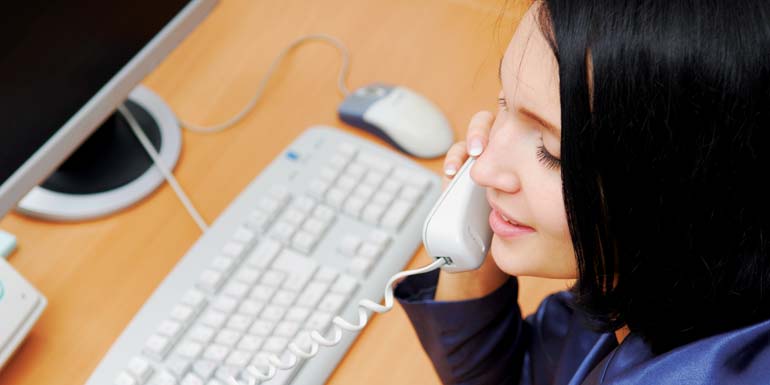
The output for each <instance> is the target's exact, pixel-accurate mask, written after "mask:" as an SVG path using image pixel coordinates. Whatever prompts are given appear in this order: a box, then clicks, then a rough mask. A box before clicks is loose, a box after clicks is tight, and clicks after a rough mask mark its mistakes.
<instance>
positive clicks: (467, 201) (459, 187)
mask: <svg viewBox="0 0 770 385" xmlns="http://www.w3.org/2000/svg"><path fill="white" fill-rule="evenodd" d="M475 161H476V158H475V157H471V158H468V160H467V161H466V162H465V164H464V165H463V166H462V167H461V168H460V171H458V172H457V175H455V177H454V179H452V182H451V183H450V184H449V186H447V188H446V190H444V193H443V194H441V197H440V198H439V199H438V201H437V202H436V204H435V205H434V206H433V209H432V210H431V211H430V214H428V218H427V219H426V220H425V224H424V225H423V231H422V242H423V244H424V245H425V250H426V251H427V252H428V255H430V256H431V257H433V258H435V259H439V258H443V259H444V260H446V264H445V265H444V266H442V267H441V268H442V269H444V270H446V271H449V272H460V271H467V270H475V269H478V268H479V266H481V264H482V262H484V257H486V255H487V253H488V252H489V244H490V242H491V241H492V230H491V229H490V228H489V212H490V211H491V208H490V207H489V203H488V202H487V198H486V193H485V190H484V188H483V187H480V186H479V185H477V184H476V183H475V182H473V179H471V175H470V170H471V166H472V165H473V163H474V162H475Z"/></svg>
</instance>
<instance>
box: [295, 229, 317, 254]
mask: <svg viewBox="0 0 770 385" xmlns="http://www.w3.org/2000/svg"><path fill="white" fill-rule="evenodd" d="M316 242H318V236H317V235H315V234H311V233H309V232H307V231H303V230H300V231H298V232H297V234H294V238H292V240H291V246H292V247H293V248H294V249H295V250H297V251H299V252H301V253H303V254H310V252H312V251H313V248H314V247H315V244H316Z"/></svg>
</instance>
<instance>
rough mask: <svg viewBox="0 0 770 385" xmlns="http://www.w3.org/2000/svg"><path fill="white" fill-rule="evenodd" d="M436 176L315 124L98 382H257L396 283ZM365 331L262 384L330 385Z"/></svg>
mask: <svg viewBox="0 0 770 385" xmlns="http://www.w3.org/2000/svg"><path fill="white" fill-rule="evenodd" d="M440 188H441V186H440V178H439V177H438V176H437V175H435V174H433V173H431V172H430V171H428V170H426V169H424V168H422V167H421V166H419V165H417V164H416V163H414V162H412V161H410V160H409V159H408V158H406V157H404V156H402V155H400V154H398V153H396V152H394V151H393V150H390V149H386V148H384V147H381V146H378V145H375V144H373V143H370V142H367V141H365V140H363V139H361V138H358V137H355V136H352V135H350V134H346V133H344V132H341V131H339V130H336V129H334V128H329V127H312V128H310V129H308V130H307V131H306V132H305V133H303V134H302V135H301V136H300V137H299V138H297V139H296V140H295V141H294V143H292V144H291V145H290V146H289V147H288V148H286V149H285V150H284V151H283V152H281V153H280V154H279V155H278V156H277V157H276V158H275V160H274V161H273V162H272V163H271V164H270V165H269V166H268V167H267V168H266V169H265V170H263V171H262V173H261V174H260V175H259V176H257V177H256V178H255V179H254V181H252V183H251V184H250V185H249V186H248V187H247V188H246V189H245V190H244V191H243V192H242V193H241V194H240V195H239V196H238V198H237V199H235V200H234V201H233V202H232V203H231V204H230V206H229V207H228V208H227V209H226V210H225V211H224V212H223V213H222V214H221V215H220V217H219V218H218V219H217V220H216V222H215V223H214V224H213V225H212V227H211V228H210V229H209V230H208V231H207V232H206V233H205V234H203V236H202V237H201V238H200V239H199V240H198V241H197V242H196V243H195V245H193V246H192V248H190V250H189V251H188V252H187V254H186V255H185V256H184V257H182V259H181V260H180V261H179V263H177V265H176V266H175V268H174V269H173V271H172V272H171V273H170V274H169V275H168V276H167V277H166V279H165V280H164V281H163V282H162V283H161V284H160V286H159V287H158V288H157V289H156V290H155V292H154V293H153V294H152V296H151V297H150V298H149V299H148V300H147V302H146V303H145V304H144V306H143V307H142V309H141V310H140V311H139V312H138V313H137V315H136V317H134V319H133V320H132V321H131V323H130V324H129V325H128V326H127V327H126V329H125V330H124V331H123V333H122V334H121V336H120V337H119V338H118V339H117V341H116V342H115V343H114V344H113V346H112V348H111V349H110V350H109V352H108V353H107V355H106V356H105V357H104V359H103V360H102V362H101V363H100V364H99V366H98V367H97V368H96V370H95V371H94V372H93V374H92V375H91V377H90V378H89V380H88V382H87V384H88V385H109V384H116V385H134V384H153V385H176V384H180V385H229V384H228V382H227V381H226V380H227V378H228V377H229V376H234V377H235V378H239V379H242V380H244V381H243V383H248V380H249V379H250V374H249V372H248V371H246V370H245V368H246V367H247V366H249V365H255V366H256V367H257V368H263V367H265V365H266V360H267V356H268V355H269V354H270V353H275V354H277V355H278V356H285V355H286V348H287V345H288V343H290V342H292V341H296V342H298V343H303V344H304V343H306V341H307V338H308V333H309V332H310V331H312V330H320V331H322V332H323V331H326V330H328V329H329V326H330V324H331V320H332V318H333V317H334V316H335V315H342V316H343V317H345V318H347V319H350V320H351V321H355V320H357V302H358V300H360V299H362V298H369V299H371V300H374V301H380V300H381V299H382V296H383V289H384V285H385V283H386V281H387V280H388V278H390V276H391V275H393V274H394V273H396V272H398V271H400V270H402V269H403V268H404V266H405V265H406V264H407V262H408V261H409V260H410V259H411V257H412V256H413V255H414V253H415V251H416V250H417V248H418V247H419V246H420V243H421V227H422V224H423V221H424V219H425V217H426V216H427V214H428V211H429V210H430V208H431V207H432V205H433V203H434V202H435V201H436V199H437V198H438V196H439V194H440ZM355 337H356V334H355V333H346V334H345V336H344V338H343V339H342V341H341V343H340V344H339V345H336V346H334V347H322V348H321V352H320V353H319V354H318V356H316V357H314V358H312V359H310V360H307V361H304V362H302V363H301V364H299V365H298V367H297V368H295V369H293V370H289V371H279V372H278V374H277V375H276V377H274V378H273V379H272V380H270V381H269V382H266V384H289V383H290V384H297V385H300V384H301V385H311V384H322V383H324V382H325V381H326V379H327V378H328V376H329V375H330V374H331V372H332V371H333V370H334V368H335V367H336V366H337V363H338V362H339V361H340V360H341V359H342V357H343V355H344V354H345V352H346V351H347V350H348V348H349V346H350V344H351V343H352V342H353V340H354V339H355Z"/></svg>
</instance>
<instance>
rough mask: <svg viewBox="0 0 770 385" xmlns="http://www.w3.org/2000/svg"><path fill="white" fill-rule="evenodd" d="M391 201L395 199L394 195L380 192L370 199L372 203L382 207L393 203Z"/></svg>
mask: <svg viewBox="0 0 770 385" xmlns="http://www.w3.org/2000/svg"><path fill="white" fill-rule="evenodd" d="M393 199H395V195H393V194H391V193H387V192H384V191H380V192H378V193H376V194H374V197H372V203H376V204H378V205H380V206H383V207H388V206H389V205H390V202H393Z"/></svg>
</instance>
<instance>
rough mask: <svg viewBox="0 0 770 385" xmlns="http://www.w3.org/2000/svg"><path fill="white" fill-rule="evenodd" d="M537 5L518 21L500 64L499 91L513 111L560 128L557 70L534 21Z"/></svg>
mask: <svg viewBox="0 0 770 385" xmlns="http://www.w3.org/2000/svg"><path fill="white" fill-rule="evenodd" d="M538 7H539V6H538V5H537V3H536V4H535V5H533V6H532V7H530V9H529V10H528V11H527V13H526V14H525V15H524V17H523V18H522V20H521V23H520V24H519V26H518V28H517V29H516V32H515V33H514V35H513V38H512V39H511V42H510V44H508V48H507V49H506V51H505V54H504V56H503V60H502V61H501V62H500V78H501V82H502V86H503V92H504V93H505V96H506V98H508V101H509V103H511V104H512V106H513V107H514V108H516V109H526V110H529V111H531V112H533V113H535V114H537V115H538V116H539V117H541V118H543V119H544V120H546V121H548V122H550V123H552V124H553V125H554V126H555V127H557V128H560V127H561V124H560V123H561V110H560V103H559V67H558V63H557V62H556V57H555V56H554V54H553V51H552V50H551V47H550V46H549V45H548V41H547V40H546V39H545V36H544V35H543V33H542V32H541V31H540V26H539V25H538V22H537V19H536V18H537V12H538Z"/></svg>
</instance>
